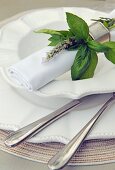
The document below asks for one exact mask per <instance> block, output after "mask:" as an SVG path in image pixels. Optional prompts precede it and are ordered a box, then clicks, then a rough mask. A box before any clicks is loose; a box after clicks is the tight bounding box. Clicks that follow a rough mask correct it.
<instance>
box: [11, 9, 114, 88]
mask: <svg viewBox="0 0 115 170" xmlns="http://www.w3.org/2000/svg"><path fill="white" fill-rule="evenodd" d="M114 16H115V11H114V12H113V13H112V14H111V16H110V17H114ZM110 37H111V40H112V41H115V30H112V31H111V32H110ZM52 48H53V47H46V48H44V49H42V50H40V51H38V52H36V53H34V54H32V55H30V56H29V57H27V58H25V59H23V60H21V61H20V62H18V63H16V64H14V65H13V66H11V67H10V68H8V71H9V73H10V77H11V78H12V79H13V80H15V81H16V82H17V83H18V84H20V85H22V86H24V87H25V88H26V89H28V90H31V91H33V90H37V89H39V88H41V87H43V86H44V85H46V84H47V83H49V82H51V81H52V80H54V79H55V78H57V77H58V76H60V75H62V74H64V73H65V72H67V71H69V70H70V69H71V66H72V64H73V61H74V58H75V54H76V51H67V50H64V51H62V52H60V53H59V54H57V55H56V56H55V57H54V58H53V59H52V60H50V61H48V62H46V63H43V62H42V59H43V58H45V57H46V55H47V53H48V52H49V51H50V50H52Z"/></svg>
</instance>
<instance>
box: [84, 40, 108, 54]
mask: <svg viewBox="0 0 115 170" xmlns="http://www.w3.org/2000/svg"><path fill="white" fill-rule="evenodd" d="M87 45H88V47H89V48H90V49H92V50H94V51H96V52H105V51H107V50H108V47H107V46H105V45H104V44H101V43H99V42H97V41H95V40H92V41H88V43H87Z"/></svg>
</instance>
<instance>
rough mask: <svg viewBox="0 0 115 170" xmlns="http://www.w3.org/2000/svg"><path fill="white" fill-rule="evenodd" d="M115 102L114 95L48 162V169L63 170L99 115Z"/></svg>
mask: <svg viewBox="0 0 115 170" xmlns="http://www.w3.org/2000/svg"><path fill="white" fill-rule="evenodd" d="M114 100H115V93H113V96H112V97H111V98H110V99H109V100H108V101H107V102H106V103H105V104H104V105H103V106H102V107H101V109H100V110H99V111H98V112H97V113H96V114H95V115H94V116H93V118H92V119H91V120H90V121H89V122H88V123H87V124H86V125H85V126H84V127H83V128H82V129H81V131H80V132H79V133H78V134H77V135H76V136H75V137H74V138H73V139H72V140H71V141H70V142H69V143H68V144H67V145H65V147H64V148H63V149H61V150H60V151H59V152H58V153H57V154H56V155H54V157H53V158H51V159H50V160H49V162H48V167H49V168H50V169H52V170H58V169H61V168H63V167H64V166H65V165H66V164H67V163H68V162H69V160H70V159H71V157H72V156H73V155H74V153H75V152H76V150H77V149H78V148H79V147H80V146H81V144H82V142H83V140H84V139H85V137H86V136H87V134H88V133H89V132H90V130H91V129H92V127H93V126H94V124H95V123H96V121H97V120H98V118H99V117H100V116H101V114H102V113H103V112H104V111H105V110H106V109H107V108H108V106H110V104H111V103H112V102H113V101H114Z"/></svg>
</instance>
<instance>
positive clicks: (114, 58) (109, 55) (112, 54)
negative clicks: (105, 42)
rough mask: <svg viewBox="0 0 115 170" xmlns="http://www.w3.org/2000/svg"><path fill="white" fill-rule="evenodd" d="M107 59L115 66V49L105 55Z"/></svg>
mask: <svg viewBox="0 0 115 170" xmlns="http://www.w3.org/2000/svg"><path fill="white" fill-rule="evenodd" d="M104 54H105V57H106V58H107V59H108V60H109V61H111V62H112V63H113V64H115V49H109V50H108V51H106V52H105V53H104Z"/></svg>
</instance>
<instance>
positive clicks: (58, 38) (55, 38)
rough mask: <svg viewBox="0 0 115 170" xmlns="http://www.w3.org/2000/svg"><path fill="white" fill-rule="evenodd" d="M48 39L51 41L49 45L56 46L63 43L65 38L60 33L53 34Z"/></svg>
mask: <svg viewBox="0 0 115 170" xmlns="http://www.w3.org/2000/svg"><path fill="white" fill-rule="evenodd" d="M48 40H49V41H50V44H49V46H56V45H58V44H59V43H62V42H63V41H64V40H65V38H64V37H62V36H60V35H52V36H51V37H50V38H49V39H48Z"/></svg>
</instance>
